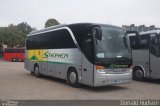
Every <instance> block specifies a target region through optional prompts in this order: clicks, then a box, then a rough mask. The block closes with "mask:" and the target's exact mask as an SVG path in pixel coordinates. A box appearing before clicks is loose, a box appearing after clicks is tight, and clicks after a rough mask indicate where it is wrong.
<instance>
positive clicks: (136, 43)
mask: <svg viewBox="0 0 160 106" xmlns="http://www.w3.org/2000/svg"><path fill="white" fill-rule="evenodd" d="M129 39H130V44H131V48H132V49H133V50H135V49H149V35H140V36H130V37H129Z"/></svg>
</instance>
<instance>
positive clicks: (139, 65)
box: [129, 30, 160, 80]
mask: <svg viewBox="0 0 160 106" xmlns="http://www.w3.org/2000/svg"><path fill="white" fill-rule="evenodd" d="M129 39H130V43H131V47H132V58H133V78H134V79H136V80H143V79H144V78H149V79H158V78H160V70H159V69H160V30H152V31H146V32H141V33H139V35H134V34H131V35H129Z"/></svg>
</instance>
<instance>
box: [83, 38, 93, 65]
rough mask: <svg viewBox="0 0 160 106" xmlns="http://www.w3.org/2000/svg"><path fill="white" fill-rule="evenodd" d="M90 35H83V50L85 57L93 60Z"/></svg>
mask: <svg viewBox="0 0 160 106" xmlns="http://www.w3.org/2000/svg"><path fill="white" fill-rule="evenodd" d="M92 44H93V42H92V37H91V35H87V36H85V37H84V40H83V52H84V55H85V56H86V58H87V59H88V60H89V61H90V62H93V49H92V48H93V46H92Z"/></svg>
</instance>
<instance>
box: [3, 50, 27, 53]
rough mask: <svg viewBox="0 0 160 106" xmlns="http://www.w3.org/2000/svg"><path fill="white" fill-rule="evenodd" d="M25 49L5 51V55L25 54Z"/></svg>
mask: <svg viewBox="0 0 160 106" xmlns="http://www.w3.org/2000/svg"><path fill="white" fill-rule="evenodd" d="M24 51H25V50H24V49H5V50H4V52H5V53H24Z"/></svg>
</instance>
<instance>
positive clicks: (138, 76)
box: [133, 68, 144, 81]
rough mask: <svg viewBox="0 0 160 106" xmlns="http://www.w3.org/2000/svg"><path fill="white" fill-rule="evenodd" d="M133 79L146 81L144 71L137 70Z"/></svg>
mask: <svg viewBox="0 0 160 106" xmlns="http://www.w3.org/2000/svg"><path fill="white" fill-rule="evenodd" d="M133 72H134V73H133V79H135V80H139V81H140V80H143V79H144V73H143V70H142V69H140V68H137V69H135V70H134V71H133Z"/></svg>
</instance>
